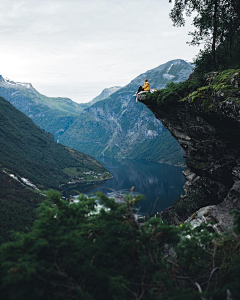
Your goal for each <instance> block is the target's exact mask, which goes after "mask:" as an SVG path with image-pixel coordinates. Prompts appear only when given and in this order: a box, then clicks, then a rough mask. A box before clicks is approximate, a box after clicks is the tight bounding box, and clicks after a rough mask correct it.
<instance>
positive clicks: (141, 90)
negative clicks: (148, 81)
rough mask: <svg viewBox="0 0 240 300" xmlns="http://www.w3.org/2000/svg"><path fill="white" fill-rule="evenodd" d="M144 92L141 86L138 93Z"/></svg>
mask: <svg viewBox="0 0 240 300" xmlns="http://www.w3.org/2000/svg"><path fill="white" fill-rule="evenodd" d="M143 91H144V89H143V88H142V86H141V85H140V87H139V88H138V91H137V92H138V93H139V92H143Z"/></svg>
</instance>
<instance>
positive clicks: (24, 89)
mask: <svg viewBox="0 0 240 300" xmlns="http://www.w3.org/2000/svg"><path fill="white" fill-rule="evenodd" d="M0 97H3V98H4V99H6V100H8V101H9V102H10V103H12V104H13V105H14V106H15V107H16V108H17V109H19V110H20V111H21V112H23V113H24V114H25V115H27V116H28V117H30V118H31V119H32V120H33V121H34V123H35V124H37V125H38V126H40V127H41V128H43V129H45V130H46V131H48V132H51V133H53V134H54V136H55V138H56V140H57V139H58V137H59V136H60V135H61V134H62V133H63V132H64V131H65V130H66V129H67V128H68V126H69V125H70V124H71V123H72V122H73V121H74V118H75V117H77V116H78V115H79V114H80V113H81V112H82V111H83V109H84V108H86V107H88V105H86V104H78V103H75V102H73V101H72V100H71V99H68V98H60V97H58V98H54V97H47V96H44V95H42V94H40V93H39V92H38V91H37V90H35V89H34V87H33V86H32V85H31V84H30V83H21V82H14V81H12V80H10V79H7V78H4V77H3V76H1V75H0Z"/></svg>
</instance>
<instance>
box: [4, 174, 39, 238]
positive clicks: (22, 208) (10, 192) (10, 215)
mask: <svg viewBox="0 0 240 300" xmlns="http://www.w3.org/2000/svg"><path fill="white" fill-rule="evenodd" d="M0 182H1V184H0V215H1V218H0V243H2V242H6V241H9V240H10V239H11V233H10V232H11V231H12V230H18V231H22V232H27V231H29V230H31V227H32V225H33V222H34V221H35V219H36V217H37V215H36V211H35V209H36V207H37V205H38V204H39V203H40V202H41V201H43V200H44V196H43V195H42V194H38V193H34V192H33V191H32V190H31V189H29V188H26V187H24V186H23V185H22V184H21V183H20V182H18V181H17V180H15V179H13V178H12V177H10V176H8V175H7V174H6V173H4V172H2V171H0Z"/></svg>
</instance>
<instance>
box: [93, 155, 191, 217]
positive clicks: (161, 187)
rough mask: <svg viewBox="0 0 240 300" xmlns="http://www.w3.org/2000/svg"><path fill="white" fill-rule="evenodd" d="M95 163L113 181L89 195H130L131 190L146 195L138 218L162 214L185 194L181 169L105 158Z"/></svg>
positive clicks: (140, 206)
mask: <svg viewBox="0 0 240 300" xmlns="http://www.w3.org/2000/svg"><path fill="white" fill-rule="evenodd" d="M97 160H98V161H99V162H101V163H102V164H103V166H104V167H105V168H106V169H107V170H108V171H109V172H110V173H111V174H112V175H113V178H112V179H110V180H108V181H106V182H105V183H103V184H101V185H100V186H99V187H98V188H94V187H93V189H92V190H90V191H88V193H92V192H95V191H97V190H101V191H102V192H104V193H105V194H108V193H110V194H108V195H109V196H113V195H114V193H112V190H114V191H116V192H121V193H122V194H124V193H126V192H130V189H131V187H132V186H134V187H135V190H134V193H137V194H143V195H145V200H143V201H141V202H140V205H139V213H140V214H143V215H144V214H146V213H153V214H155V213H156V212H160V211H163V210H164V209H166V208H167V207H169V206H171V204H172V203H173V202H174V201H175V200H176V199H177V198H178V197H179V196H180V195H181V194H183V193H184V191H183V185H184V183H185V181H186V180H185V177H184V176H183V174H182V170H183V168H181V167H175V166H171V165H167V164H159V163H155V162H148V161H136V160H128V159H113V158H106V157H105V158H98V159H97ZM156 199H157V201H156ZM154 206H155V207H154Z"/></svg>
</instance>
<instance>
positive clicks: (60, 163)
mask: <svg viewBox="0 0 240 300" xmlns="http://www.w3.org/2000/svg"><path fill="white" fill-rule="evenodd" d="M0 106H1V111H0V169H1V170H2V171H3V172H5V173H7V174H10V176H11V177H12V178H14V179H15V180H17V181H18V182H20V183H22V184H23V185H25V186H26V185H27V186H28V187H31V188H33V189H47V188H54V189H60V187H61V185H64V184H67V183H69V182H72V181H77V182H84V181H86V180H102V179H106V178H109V177H110V174H109V173H108V172H107V171H106V169H105V168H104V167H103V166H102V165H101V164H100V163H99V162H97V161H96V160H95V159H93V158H92V157H90V156H88V155H86V154H83V153H80V152H78V151H76V150H73V149H70V148H68V147H66V146H63V145H61V144H58V143H56V142H55V141H54V138H53V135H52V134H50V133H48V132H46V131H45V130H43V129H40V128H39V127H38V126H36V125H35V124H34V123H33V121H32V120H31V119H30V118H28V117H27V116H25V115H24V114H23V113H21V112H20V111H18V110H17V109H16V108H15V107H13V106H12V105H11V104H10V103H9V102H8V101H6V100H5V99H3V98H1V97H0Z"/></svg>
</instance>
